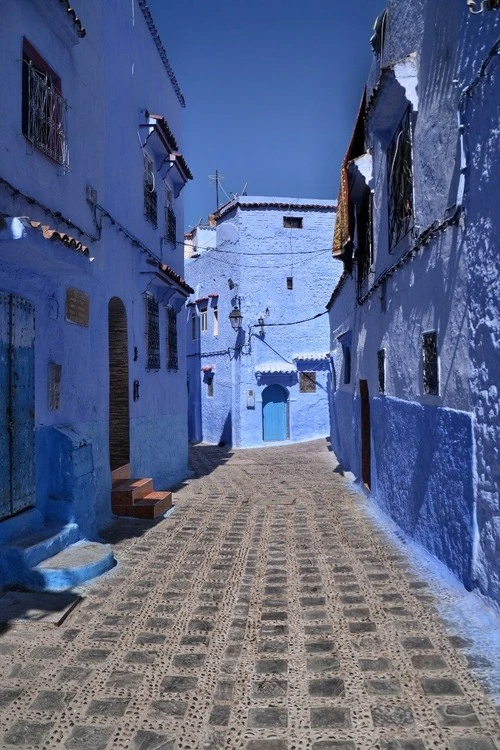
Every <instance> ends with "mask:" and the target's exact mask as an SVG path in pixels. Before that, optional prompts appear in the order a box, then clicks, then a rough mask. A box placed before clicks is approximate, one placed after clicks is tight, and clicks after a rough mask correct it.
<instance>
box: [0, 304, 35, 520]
mask: <svg viewBox="0 0 500 750" xmlns="http://www.w3.org/2000/svg"><path fill="white" fill-rule="evenodd" d="M34 504H35V311H34V307H33V305H32V304H31V303H30V302H28V300H26V299H23V298H22V297H16V296H15V295H13V294H9V293H8V292H0V519H2V518H8V517H9V516H12V515H14V514H15V513H18V512H19V511H21V510H24V509H25V508H29V507H30V506H32V505H34Z"/></svg>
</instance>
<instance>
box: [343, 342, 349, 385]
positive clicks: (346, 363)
mask: <svg viewBox="0 0 500 750" xmlns="http://www.w3.org/2000/svg"><path fill="white" fill-rule="evenodd" d="M342 352H343V355H344V384H345V385H348V384H349V383H350V382H351V347H350V346H346V345H345V344H343V345H342Z"/></svg>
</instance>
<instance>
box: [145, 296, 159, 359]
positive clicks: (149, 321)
mask: <svg viewBox="0 0 500 750" xmlns="http://www.w3.org/2000/svg"><path fill="white" fill-rule="evenodd" d="M146 351H147V368H148V370H159V369H160V312H159V305H158V302H157V301H156V300H155V298H154V297H153V296H151V295H148V296H147V297H146Z"/></svg>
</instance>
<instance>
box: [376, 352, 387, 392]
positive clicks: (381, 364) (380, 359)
mask: <svg viewBox="0 0 500 750" xmlns="http://www.w3.org/2000/svg"><path fill="white" fill-rule="evenodd" d="M377 367H378V391H379V393H385V349H379V350H378V352H377Z"/></svg>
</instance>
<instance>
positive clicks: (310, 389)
mask: <svg viewBox="0 0 500 750" xmlns="http://www.w3.org/2000/svg"><path fill="white" fill-rule="evenodd" d="M299 391H300V393H316V373H315V372H299Z"/></svg>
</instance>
